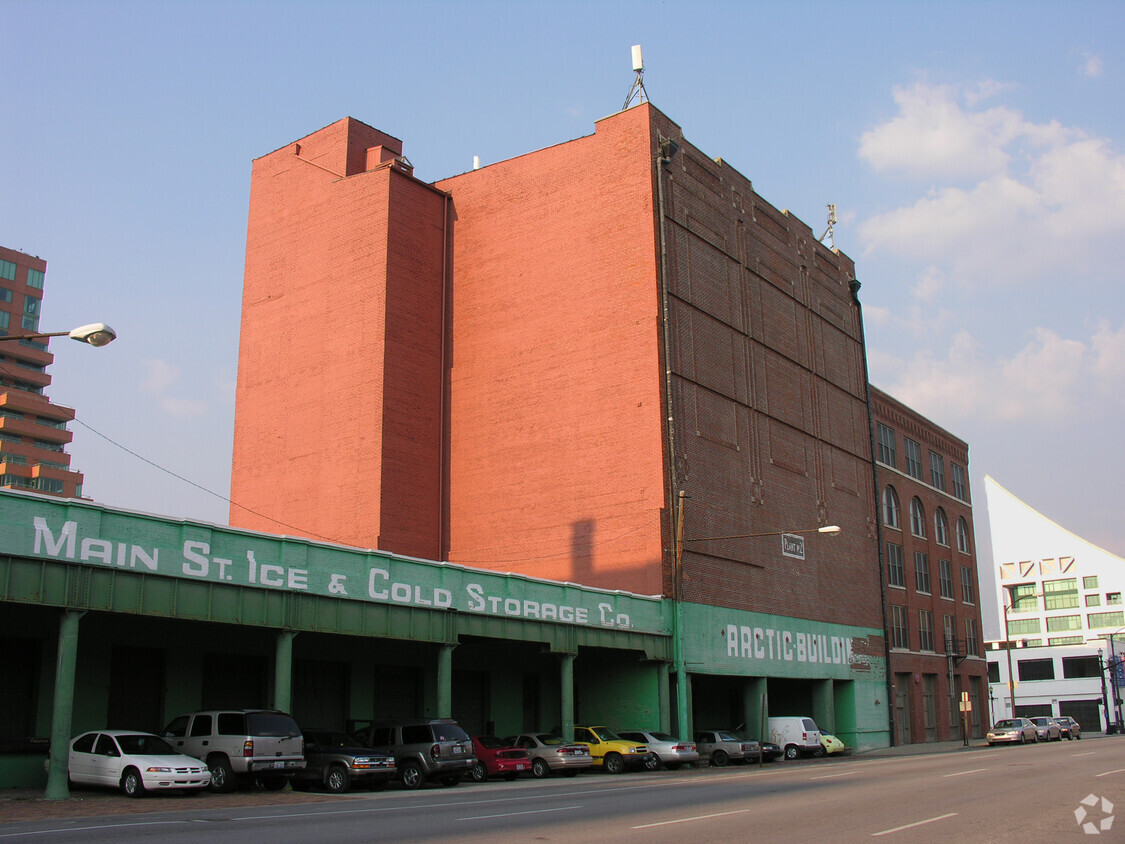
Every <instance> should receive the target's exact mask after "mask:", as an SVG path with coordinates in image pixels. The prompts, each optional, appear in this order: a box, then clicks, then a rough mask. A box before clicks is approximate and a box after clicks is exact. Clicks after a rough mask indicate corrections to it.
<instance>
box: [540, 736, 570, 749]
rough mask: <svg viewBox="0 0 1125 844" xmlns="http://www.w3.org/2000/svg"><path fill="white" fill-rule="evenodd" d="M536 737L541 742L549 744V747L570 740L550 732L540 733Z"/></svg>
mask: <svg viewBox="0 0 1125 844" xmlns="http://www.w3.org/2000/svg"><path fill="white" fill-rule="evenodd" d="M536 738H537V739H539V743H540V744H545V745H547V747H556V746H558V745H560V744H569V742H565V741H563V740H562V739H561V738H559V737H558V736H552V735H550V734H548V733H540V734H539V735H537V736H536Z"/></svg>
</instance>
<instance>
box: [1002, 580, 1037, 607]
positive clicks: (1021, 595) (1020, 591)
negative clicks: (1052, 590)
mask: <svg viewBox="0 0 1125 844" xmlns="http://www.w3.org/2000/svg"><path fill="white" fill-rule="evenodd" d="M1008 594H1009V597H1010V600H1011V602H1012V605H1011V606H1012V608H1011V611H1012V612H1014V613H1017V612H1038V611H1039V596H1038V595H1037V594H1036V592H1035V584H1034V583H1018V584H1016V585H1014V586H1009V587H1008Z"/></svg>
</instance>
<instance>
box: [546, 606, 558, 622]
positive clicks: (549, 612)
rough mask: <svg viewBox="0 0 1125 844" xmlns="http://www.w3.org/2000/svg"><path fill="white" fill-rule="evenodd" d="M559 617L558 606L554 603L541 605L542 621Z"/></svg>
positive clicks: (554, 619) (555, 619)
mask: <svg viewBox="0 0 1125 844" xmlns="http://www.w3.org/2000/svg"><path fill="white" fill-rule="evenodd" d="M558 617H559V608H558V607H557V606H555V605H554V604H544V605H543V620H544V621H557V620H558Z"/></svg>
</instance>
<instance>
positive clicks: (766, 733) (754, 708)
mask: <svg viewBox="0 0 1125 844" xmlns="http://www.w3.org/2000/svg"><path fill="white" fill-rule="evenodd" d="M765 694H766V678H765V677H747V678H746V679H745V680H744V681H743V683H742V723H743V724H744V728H745V730H746V735H748V736H757V737H758V741H769V740H770V730H769V726H768V724H767V719H768V718H769V712H768V711H767V707H766V705H765V704H764V703H763V700H762V698H763V697H764V696H765Z"/></svg>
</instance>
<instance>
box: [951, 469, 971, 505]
mask: <svg viewBox="0 0 1125 844" xmlns="http://www.w3.org/2000/svg"><path fill="white" fill-rule="evenodd" d="M949 480H950V482H951V483H952V485H953V497H954V498H958V499H960V500H961V501H968V500H969V490H968V488H967V487H966V486H965V469H964V467H962V466H958V465H957V464H956V463H950V464H949Z"/></svg>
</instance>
